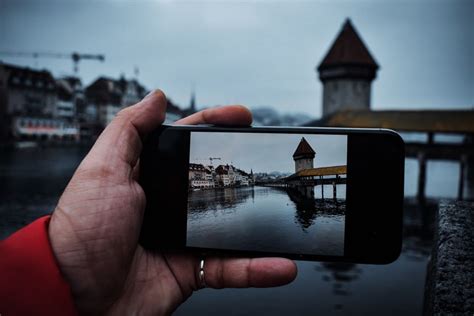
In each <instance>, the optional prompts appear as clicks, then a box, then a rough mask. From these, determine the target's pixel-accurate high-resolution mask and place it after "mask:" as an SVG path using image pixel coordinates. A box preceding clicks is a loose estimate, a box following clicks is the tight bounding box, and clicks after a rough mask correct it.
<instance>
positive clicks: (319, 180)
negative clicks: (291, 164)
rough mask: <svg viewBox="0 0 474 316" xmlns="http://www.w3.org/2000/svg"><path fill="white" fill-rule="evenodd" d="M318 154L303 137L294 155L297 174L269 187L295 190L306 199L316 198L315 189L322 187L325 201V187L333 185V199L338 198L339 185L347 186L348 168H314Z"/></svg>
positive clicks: (322, 195)
mask: <svg viewBox="0 0 474 316" xmlns="http://www.w3.org/2000/svg"><path fill="white" fill-rule="evenodd" d="M315 156H316V152H315V151H314V149H313V148H312V147H311V145H310V144H309V143H308V142H307V141H306V139H305V138H304V137H303V138H301V141H300V143H299V144H298V147H297V148H296V150H295V152H294V154H293V160H294V161H295V173H294V174H292V175H290V176H288V177H285V178H281V179H279V180H278V181H275V182H272V183H267V184H266V185H267V186H272V187H281V188H285V189H289V190H294V191H296V192H297V193H299V194H300V195H301V196H302V197H304V198H315V194H314V187H317V186H318V185H320V186H321V198H322V199H324V186H325V185H332V198H333V199H334V200H335V199H336V198H337V185H338V184H344V185H345V184H346V179H347V166H346V165H343V166H330V167H320V168H314V167H313V165H314V158H315Z"/></svg>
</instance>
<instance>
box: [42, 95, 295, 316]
mask: <svg viewBox="0 0 474 316" xmlns="http://www.w3.org/2000/svg"><path fill="white" fill-rule="evenodd" d="M165 111H166V97H165V96H164V94H163V93H162V92H161V91H154V92H152V93H151V94H149V95H148V96H147V97H146V98H145V99H143V100H142V101H141V102H139V103H137V104H136V105H133V106H131V107H128V108H125V109H124V110H122V111H121V112H120V113H119V114H118V115H117V117H116V118H115V119H114V120H113V121H112V122H111V123H110V124H109V126H107V128H106V129H105V130H104V132H103V133H102V134H101V136H100V137H99V139H98V140H97V142H96V143H95V144H94V146H93V147H92V149H91V150H90V152H89V153H88V155H87V156H86V157H85V158H84V160H83V161H82V162H81V164H80V165H79V167H78V169H77V170H76V172H75V173H74V175H73V177H72V179H71V181H70V182H69V184H68V186H67V187H66V189H65V191H64V193H63V195H62V196H61V198H60V200H59V202H58V205H57V207H56V209H55V210H54V212H53V215H52V217H51V221H50V224H49V237H50V241H51V245H52V248H53V251H54V254H55V256H56V259H57V262H58V265H59V267H60V270H61V272H62V274H63V275H64V277H65V278H66V280H67V281H68V283H69V284H70V287H71V292H72V296H73V298H74V301H75V304H76V307H77V309H78V311H79V313H81V314H87V315H94V314H113V315H117V314H127V315H129V314H143V315H163V314H169V313H171V312H172V311H174V310H175V309H176V308H177V306H178V305H179V304H181V303H182V302H183V301H185V300H186V299H187V298H188V297H189V296H190V295H191V294H192V292H193V291H194V290H197V289H199V280H198V276H197V267H198V264H199V260H198V258H196V257H195V256H193V255H191V254H188V253H179V254H176V253H173V254H172V253H150V252H147V251H146V250H144V249H143V248H142V247H141V246H140V245H139V244H138V238H139V234H140V228H141V224H142V219H143V211H144V208H145V203H146V200H145V195H144V192H143V190H142V188H141V187H140V185H139V184H138V182H137V175H138V172H137V170H138V160H139V157H140V152H141V149H142V138H143V137H144V136H145V135H146V134H147V133H149V132H150V131H152V130H153V129H155V128H156V127H157V126H159V125H160V124H161V123H162V122H163V121H164V118H165ZM251 120H252V118H251V114H250V112H249V111H248V110H247V109H246V108H244V107H241V106H228V107H220V108H213V109H208V110H204V111H201V112H198V113H195V114H193V115H191V116H189V117H187V118H184V119H182V120H179V121H178V122H176V123H178V124H200V123H208V124H231V125H249V124H250V123H251ZM295 276H296V266H295V264H294V263H293V262H292V261H291V260H287V259H282V258H259V259H242V258H220V257H214V258H207V259H206V265H205V280H206V284H207V286H209V287H213V288H223V287H269V286H278V285H283V284H286V283H288V282H291V281H292V280H293V279H294V278H295Z"/></svg>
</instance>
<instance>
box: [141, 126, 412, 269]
mask: <svg viewBox="0 0 474 316" xmlns="http://www.w3.org/2000/svg"><path fill="white" fill-rule="evenodd" d="M404 158H405V153H404V142H403V140H402V139H401V137H400V136H399V135H398V134H397V133H395V132H393V131H391V130H385V129H344V128H279V127H248V128H242V127H218V126H161V127H160V128H158V129H156V130H155V131H154V132H152V133H151V134H150V135H149V136H148V137H147V138H146V140H145V142H144V148H143V151H142V155H141V157H140V176H139V182H140V184H141V186H142V187H143V189H144V191H145V194H146V201H147V202H146V210H145V214H144V220H143V224H142V230H141V236H140V243H141V244H142V245H143V246H144V247H145V248H147V249H151V250H160V251H161V250H178V251H181V250H186V251H194V252H197V253H199V254H201V255H210V254H223V255H228V256H229V255H230V256H252V257H255V256H282V257H287V258H291V259H298V260H317V261H345V262H356V263H374V264H384V263H390V262H392V261H394V260H395V259H396V258H398V256H399V255H400V252H401V244H402V212H403V184H404V180H403V176H404Z"/></svg>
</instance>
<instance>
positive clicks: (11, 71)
mask: <svg viewBox="0 0 474 316" xmlns="http://www.w3.org/2000/svg"><path fill="white" fill-rule="evenodd" d="M59 90H60V91H61V92H60V95H61V98H62V99H59V102H58V86H57V82H56V80H55V79H54V78H53V76H52V75H51V73H50V72H49V71H46V70H34V69H30V68H27V67H19V66H16V65H9V64H3V63H0V125H1V126H0V138H1V139H2V140H8V139H15V140H49V139H66V138H67V139H72V140H79V137H80V135H79V126H78V125H77V124H76V123H74V122H72V120H71V118H72V117H73V115H74V109H73V108H74V106H73V105H72V104H71V102H70V100H69V98H68V97H66V94H67V93H68V92H67V91H65V90H64V89H63V87H62V86H61V87H60V88H59ZM63 92H64V94H63ZM63 96H64V98H63Z"/></svg>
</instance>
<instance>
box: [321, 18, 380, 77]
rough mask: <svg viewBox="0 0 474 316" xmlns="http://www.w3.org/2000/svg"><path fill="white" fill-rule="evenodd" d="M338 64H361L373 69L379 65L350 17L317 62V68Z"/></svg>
mask: <svg viewBox="0 0 474 316" xmlns="http://www.w3.org/2000/svg"><path fill="white" fill-rule="evenodd" d="M338 65H363V66H370V67H372V68H375V69H377V68H378V67H379V66H378V64H377V62H376V61H375V59H374V58H373V57H372V55H371V54H370V52H369V50H368V49H367V47H366V46H365V44H364V42H363V41H362V39H361V38H360V36H359V35H358V33H357V31H356V30H355V28H354V26H353V25H352V23H351V21H350V19H347V20H346V22H345V23H344V25H343V27H342V29H341V31H340V33H339V35H338V36H337V38H336V39H335V40H334V42H333V44H332V46H331V48H330V49H329V51H328V53H327V54H326V56H325V57H324V59H323V61H322V62H321V64H319V67H318V70H321V69H323V68H326V67H330V66H338Z"/></svg>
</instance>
